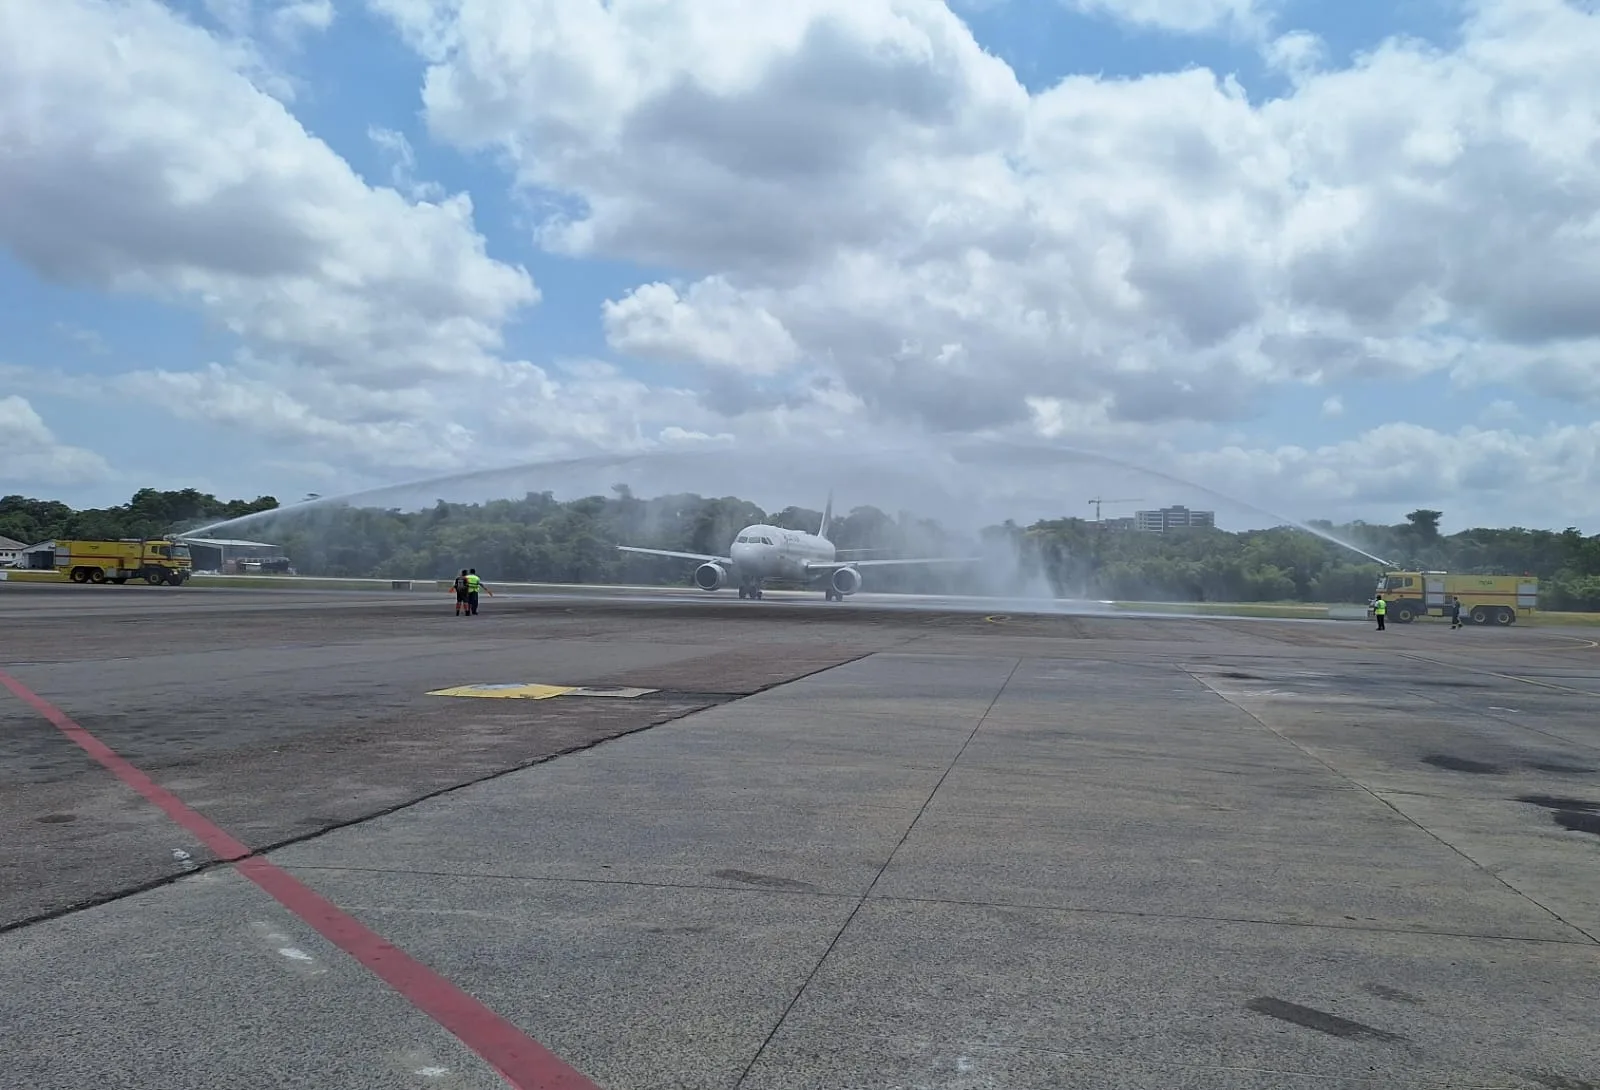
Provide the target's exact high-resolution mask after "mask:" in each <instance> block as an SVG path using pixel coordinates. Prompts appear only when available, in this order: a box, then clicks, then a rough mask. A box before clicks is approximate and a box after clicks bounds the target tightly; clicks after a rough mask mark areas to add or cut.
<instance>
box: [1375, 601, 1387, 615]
mask: <svg viewBox="0 0 1600 1090" xmlns="http://www.w3.org/2000/svg"><path fill="white" fill-rule="evenodd" d="M1372 612H1374V613H1376V614H1378V615H1379V616H1382V615H1383V614H1385V613H1387V612H1389V603H1388V602H1385V601H1384V600H1383V599H1382V598H1379V599H1378V600H1377V601H1376V602H1374V603H1372Z"/></svg>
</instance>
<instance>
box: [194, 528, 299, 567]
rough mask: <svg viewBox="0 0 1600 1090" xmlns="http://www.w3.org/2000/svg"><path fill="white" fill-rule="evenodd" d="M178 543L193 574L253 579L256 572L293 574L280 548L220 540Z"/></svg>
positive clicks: (264, 543)
mask: <svg viewBox="0 0 1600 1090" xmlns="http://www.w3.org/2000/svg"><path fill="white" fill-rule="evenodd" d="M178 540H179V541H182V542H183V543H184V544H185V545H187V546H189V556H190V557H191V558H192V559H193V561H194V570H195V571H202V572H208V571H214V572H222V573H223V574H225V575H246V574H252V575H253V574H255V573H257V572H267V573H271V574H279V575H282V574H292V572H293V569H292V568H291V567H290V566H289V558H288V557H287V556H285V555H284V551H283V546H282V545H272V544H269V543H268V542H265V541H241V540H239V539H237V538H222V537H215V538H213V537H180V538H179V539H178Z"/></svg>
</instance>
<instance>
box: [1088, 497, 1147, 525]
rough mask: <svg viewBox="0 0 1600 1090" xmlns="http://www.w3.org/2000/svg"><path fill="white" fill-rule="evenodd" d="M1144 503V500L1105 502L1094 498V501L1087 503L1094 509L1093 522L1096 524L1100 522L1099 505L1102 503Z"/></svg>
mask: <svg viewBox="0 0 1600 1090" xmlns="http://www.w3.org/2000/svg"><path fill="white" fill-rule="evenodd" d="M1144 502H1145V501H1144V500H1106V499H1099V498H1096V499H1092V500H1090V501H1089V506H1090V507H1093V508H1094V520H1095V521H1096V522H1099V521H1100V505H1101V504H1102V503H1144Z"/></svg>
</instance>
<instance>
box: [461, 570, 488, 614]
mask: <svg viewBox="0 0 1600 1090" xmlns="http://www.w3.org/2000/svg"><path fill="white" fill-rule="evenodd" d="M479 591H485V592H487V593H488V595H489V597H491V598H493V597H494V591H492V590H489V588H488V587H486V586H484V585H483V580H482V579H479V578H478V569H477V568H468V569H467V612H468V613H470V614H471V615H472V616H474V617H476V616H477V615H478V592H479Z"/></svg>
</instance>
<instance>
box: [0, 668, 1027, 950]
mask: <svg viewBox="0 0 1600 1090" xmlns="http://www.w3.org/2000/svg"><path fill="white" fill-rule="evenodd" d="M873 654H876V651H863V652H861V653H860V654H856V655H852V656H850V657H848V658H844V659H840V660H838V661H836V662H829V663H825V664H823V665H820V666H818V667H816V669H813V670H808V671H806V672H805V673H801V674H796V675H795V676H793V677H787V678H783V679H782V680H779V681H773V682H769V683H767V684H765V685H761V686H758V687H756V688H754V689H752V690H751V691H749V692H748V693H745V694H743V696H740V697H734V698H732V699H731V700H728V701H723V702H720V704H721V705H722V706H725V705H726V704H727V703H733V702H736V701H737V700H741V699H744V698H746V697H751V696H757V695H759V694H761V693H764V692H767V691H768V690H770V689H775V688H777V687H779V686H780V685H789V684H793V683H794V682H796V681H803V680H805V679H806V678H809V677H813V676H815V675H817V674H821V673H824V672H826V671H828V670H835V669H838V668H839V667H841V666H849V665H850V664H851V663H855V662H860V661H861V660H862V659H865V658H869V657H871V656H872V655H873ZM1008 680H1009V679H1008ZM996 695H997V696H998V694H996ZM711 706H713V705H711V704H706V705H699V706H696V707H691V708H685V709H683V710H681V711H679V712H677V713H676V714H672V715H667V716H663V717H661V718H659V719H652V720H651V721H649V722H647V723H644V724H641V725H640V726H637V727H629V728H627V729H624V730H619V731H617V732H616V733H615V734H608V735H606V736H604V737H602V738H593V739H590V740H588V741H584V742H579V743H577V744H575V745H571V746H566V747H564V748H562V749H560V750H557V751H555V752H553V753H546V754H540V755H539V756H537V757H533V758H530V759H528V760H525V761H519V762H517V763H516V764H515V765H512V766H509V767H507V768H500V769H496V770H494V771H493V772H488V773H485V774H484V775H482V776H475V777H473V778H471V779H469V780H464V781H462V782H460V783H454V784H449V785H447V786H445V787H441V788H438V789H436V790H433V791H428V792H426V793H424V794H421V795H417V796H415V797H413V798H410V799H406V800H405V801H403V802H398V803H395V804H394V805H392V806H385V807H383V808H381V809H379V810H374V811H373V812H371V813H368V814H362V815H360V816H359V817H354V818H351V819H350V820H348V821H342V822H338V823H337V824H333V825H325V826H323V827H321V828H318V829H313V830H311V831H309V832H306V833H300V834H297V835H295V836H290V837H284V838H282V839H279V840H274V841H270V842H268V843H266V844H262V845H260V846H256V847H252V848H250V850H249V852H248V853H246V854H245V855H241V856H239V857H237V858H233V859H208V860H205V861H204V862H195V863H194V865H192V866H189V867H186V868H184V869H182V870H178V871H175V872H173V873H171V874H164V875H161V876H160V877H158V878H152V879H150V880H148V881H144V882H138V883H134V884H131V885H127V886H123V887H122V888H120V889H116V890H111V891H109V892H107V893H103V894H99V895H96V896H94V897H86V898H84V899H82V900H79V901H74V902H72V903H70V904H66V905H61V906H58V907H56V908H52V909H49V910H47V911H45V912H37V913H34V914H32V915H30V916H24V917H22V918H20V919H16V920H9V921H0V935H5V934H9V933H10V932H13V931H21V930H22V929H24V928H28V927H34V926H37V925H39V924H43V923H49V922H50V921H52V920H58V919H61V918H62V917H65V916H71V915H75V914H77V913H79V912H87V911H89V910H91V909H95V908H99V907H101V906H103V905H108V904H115V903H116V902H118V901H122V900H125V899H126V898H129V897H136V896H138V895H139V894H142V893H149V892H150V891H152V890H156V889H161V888H164V887H166V886H170V885H173V884H175V883H177V882H180V881H182V880H183V879H185V878H192V877H194V876H195V875H200V874H207V873H209V872H211V871H213V870H220V869H226V868H231V867H237V866H238V865H239V864H241V863H244V862H247V861H248V860H251V859H258V858H261V857H263V856H266V855H269V854H270V853H272V852H275V851H278V850H280V849H283V848H288V847H292V846H294V845H297V844H304V843H306V842H308V841H313V840H316V839H318V838H319V837H324V836H327V835H329V834H330V833H335V832H338V831H340V830H343V829H349V828H352V827H354V826H357V825H363V824H366V823H367V822H369V821H376V820H377V819H379V818H384V817H388V816H389V815H390V814H396V813H399V812H401V811H402V810H409V809H411V808H412V807H413V806H420V805H422V804H423V803H426V802H429V801H431V800H433V799H437V798H442V797H443V796H445V795H450V794H454V793H455V792H457V791H464V790H466V789H468V788H471V787H476V786H478V785H479V784H483V783H490V782H492V781H494V780H498V779H501V778H503V777H505V776H510V775H514V774H516V773H518V772H523V771H526V770H527V769H530V768H534V767H536V766H538V765H542V764H545V763H547V762H549V761H554V760H556V759H557V758H560V757H569V756H572V755H573V754H575V753H583V752H585V751H587V750H591V749H595V748H597V747H599V746H603V745H605V744H606V743H608V742H614V741H616V740H617V739H619V738H626V737H627V736H629V735H632V734H639V733H642V732H643V731H647V730H654V729H655V728H657V727H662V726H666V725H667V724H668V723H674V722H677V721H678V720H680V719H686V718H688V717H689V716H691V715H694V714H696V713H697V712H702V711H705V710H707V708H709V707H711ZM941 782H943V781H941Z"/></svg>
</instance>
